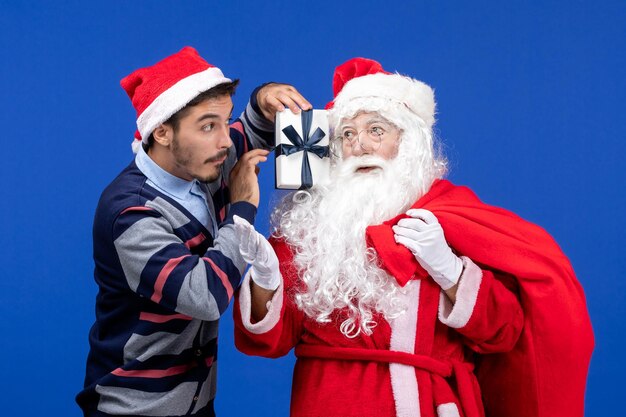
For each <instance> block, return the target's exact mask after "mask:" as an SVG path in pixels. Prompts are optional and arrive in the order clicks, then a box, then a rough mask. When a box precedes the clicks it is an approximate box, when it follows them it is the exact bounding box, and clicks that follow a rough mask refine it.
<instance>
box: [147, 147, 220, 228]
mask: <svg viewBox="0 0 626 417" xmlns="http://www.w3.org/2000/svg"><path fill="white" fill-rule="evenodd" d="M135 164H137V168H139V170H140V171H141V172H143V174H144V175H145V176H146V177H147V178H148V184H149V185H150V186H151V187H154V188H156V189H158V190H159V191H161V192H163V193H165V194H167V195H168V196H170V197H172V198H173V199H174V200H176V201H177V202H178V203H180V204H181V205H182V206H183V207H185V208H186V209H187V210H189V212H190V213H191V214H192V215H193V216H194V217H195V218H196V219H198V220H199V221H200V222H201V223H202V224H203V225H204V226H205V227H206V228H207V229H208V230H210V231H211V232H212V234H213V238H216V237H217V231H218V229H217V224H216V221H215V215H214V214H213V204H212V200H211V198H210V196H208V195H207V192H205V190H207V191H208V189H207V187H206V185H204V184H201V183H200V181H198V180H196V179H194V180H192V181H186V180H184V179H182V178H178V177H177V176H175V175H172V174H170V173H169V172H167V171H165V170H164V169H163V168H161V167H160V166H159V165H157V163H156V162H154V161H153V160H152V158H150V156H148V154H147V153H146V151H145V150H144V149H143V146H140V147H139V152H137V156H136V157H135Z"/></svg>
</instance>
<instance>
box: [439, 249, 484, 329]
mask: <svg viewBox="0 0 626 417" xmlns="http://www.w3.org/2000/svg"><path fill="white" fill-rule="evenodd" d="M461 260H462V261H463V273H462V274H461V278H459V287H458V289H457V292H456V302H455V303H454V304H452V301H450V299H449V298H448V297H447V296H446V294H445V293H444V292H443V291H442V292H441V295H440V296H439V321H440V322H442V323H443V324H445V325H446V326H448V327H452V328H453V329H460V328H462V327H465V325H467V322H469V319H470V318H471V317H472V313H473V312H474V306H476V299H477V298H478V290H479V288H480V284H481V282H482V279H483V271H482V270H481V269H480V268H479V267H478V266H477V265H476V264H475V263H474V262H472V260H471V259H470V258H468V257H465V256H462V257H461Z"/></svg>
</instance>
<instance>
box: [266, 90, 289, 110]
mask: <svg viewBox="0 0 626 417" xmlns="http://www.w3.org/2000/svg"><path fill="white" fill-rule="evenodd" d="M265 104H266V107H267V108H266V110H271V111H272V113H276V112H279V111H283V110H285V106H284V105H283V103H282V102H281V101H280V100H279V99H278V98H277V97H276V96H274V95H273V94H271V93H267V95H266V96H265Z"/></svg>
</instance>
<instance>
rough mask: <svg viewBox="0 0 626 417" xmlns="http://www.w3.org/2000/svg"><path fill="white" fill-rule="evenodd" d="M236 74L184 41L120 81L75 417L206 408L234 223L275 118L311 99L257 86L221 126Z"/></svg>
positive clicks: (234, 275)
mask: <svg viewBox="0 0 626 417" xmlns="http://www.w3.org/2000/svg"><path fill="white" fill-rule="evenodd" d="M237 82H238V81H237V80H235V81H232V80H230V79H228V78H226V77H224V75H223V74H222V72H221V71H220V69H219V68H217V67H214V66H212V65H210V64H208V63H207V62H206V61H205V60H204V59H202V58H201V57H200V56H199V55H198V53H197V52H196V51H195V50H194V49H193V48H190V47H186V48H183V49H182V50H181V51H179V52H178V53H176V54H174V55H172V56H169V57H167V58H165V59H164V60H162V61H160V62H158V63H157V64H155V65H153V66H151V67H147V68H142V69H139V70H137V71H135V72H133V73H132V74H130V75H129V76H128V77H126V78H124V79H123V80H122V81H121V84H122V87H123V88H124V89H125V90H126V92H127V93H128V95H129V97H130V99H131V101H132V103H133V105H134V107H135V109H136V110H137V127H138V133H139V138H137V140H135V142H134V144H133V149H134V150H135V152H136V153H137V155H136V157H135V159H134V160H133V161H132V162H131V163H130V165H129V166H128V167H127V168H126V169H125V170H124V171H122V173H121V174H120V175H119V176H118V177H117V178H116V179H115V180H113V182H112V183H111V184H110V185H109V186H108V187H107V188H106V190H105V191H104V192H103V194H102V196H101V199H100V202H99V204H98V208H97V210H96V215H95V220H94V229H93V234H94V260H95V264H96V268H95V279H96V282H97V283H98V286H99V293H98V296H97V299H96V323H95V324H94V325H93V327H92V329H91V332H90V336H89V341H90V345H91V350H90V352H89V357H88V359H87V372H86V378H85V387H84V390H83V391H81V392H80V393H79V394H78V396H77V402H78V404H79V405H80V407H81V408H82V409H83V412H84V414H85V416H94V417H95V416H112V415H116V416H117V415H124V416H130V415H133V416H182V415H193V416H213V415H214V411H213V399H214V397H215V390H216V365H217V332H218V320H219V318H220V316H221V315H222V314H223V313H224V311H225V310H226V308H227V306H228V304H229V301H230V299H231V297H232V295H233V291H234V290H235V289H236V288H237V286H238V285H239V281H240V279H241V274H242V273H243V270H244V268H245V262H244V261H243V259H242V257H241V255H240V254H239V252H238V250H237V248H238V245H239V242H238V240H237V236H236V235H235V233H234V226H233V224H232V223H233V222H232V219H233V216H234V215H238V216H241V217H242V218H245V219H246V220H247V221H248V222H250V223H252V222H254V217H255V214H256V208H257V206H258V203H259V186H258V180H257V176H256V170H257V164H258V163H259V162H263V161H265V159H266V156H267V154H268V151H267V150H265V149H263V148H268V147H269V144H270V143H271V140H272V132H271V130H272V128H273V124H272V123H271V121H272V120H273V118H274V114H275V112H276V111H277V110H282V109H283V108H284V106H287V107H290V108H291V109H292V110H293V111H296V112H297V111H299V110H298V109H299V108H304V109H307V108H309V107H310V104H309V103H308V102H307V101H306V100H305V99H304V98H303V97H302V96H301V95H300V94H299V93H298V92H297V91H296V90H295V89H294V88H293V87H291V86H287V85H282V84H268V85H265V86H263V87H261V88H259V89H257V90H255V92H254V93H253V94H252V97H251V100H250V104H249V105H248V107H247V108H246V110H245V111H244V113H243V114H242V116H241V118H240V119H238V120H236V121H235V122H234V123H232V124H231V115H232V111H233V103H232V100H231V96H232V94H233V93H234V90H235V87H236V86H237Z"/></svg>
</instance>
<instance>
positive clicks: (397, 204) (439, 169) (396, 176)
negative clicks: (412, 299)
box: [272, 99, 446, 337]
mask: <svg viewBox="0 0 626 417" xmlns="http://www.w3.org/2000/svg"><path fill="white" fill-rule="evenodd" d="M354 101H358V100H354ZM374 101H375V100H374ZM368 102H369V103H370V104H371V103H372V99H370V100H369V101H368ZM374 104H376V103H374ZM383 104H385V106H379V107H378V108H375V110H374V111H375V112H377V113H378V114H379V115H380V116H382V117H384V118H385V119H387V120H388V121H389V122H391V123H392V124H394V125H395V126H396V127H398V128H399V129H400V130H401V136H400V144H399V149H398V155H397V156H396V157H395V158H393V159H391V160H384V159H382V158H380V157H376V156H372V155H366V156H364V157H351V158H348V159H346V160H342V159H341V155H340V152H339V154H335V155H334V156H333V160H332V166H331V178H332V183H330V184H327V185H325V186H315V187H313V188H312V189H310V190H308V191H296V192H294V193H290V194H288V195H287V196H286V197H285V198H283V200H282V201H281V202H280V203H279V204H278V205H277V206H276V208H275V209H274V212H273V214H272V224H273V226H274V234H275V235H277V236H278V237H281V238H284V239H285V240H286V242H287V243H288V244H289V246H290V248H291V250H292V251H293V254H294V266H295V267H296V270H297V272H298V277H299V281H300V283H301V284H302V285H301V286H300V287H299V288H297V289H296V293H295V294H294V297H295V302H296V305H297V306H298V308H299V309H300V310H302V311H303V312H304V313H305V314H306V315H307V316H308V317H310V318H312V319H313V320H316V321H317V322H319V323H329V322H336V323H338V324H339V328H340V331H341V333H343V334H344V335H345V336H346V337H356V336H357V335H359V334H360V333H361V332H364V333H365V334H368V335H369V334H371V333H372V329H373V328H374V327H375V326H376V323H377V316H378V317H380V316H382V317H384V318H385V319H386V320H390V319H393V318H394V317H397V316H398V315H400V314H402V313H403V311H404V309H405V307H406V306H404V305H402V303H401V302H400V299H399V294H400V293H401V292H402V287H400V286H399V285H398V283H397V282H396V280H395V279H394V278H393V277H391V276H389V275H388V274H387V273H386V272H385V271H384V270H383V269H381V268H380V267H379V264H378V259H377V256H376V253H375V251H374V250H373V249H371V248H368V247H367V245H366V242H365V229H366V228H367V226H369V225H373V224H379V223H382V222H383V221H385V220H387V219H389V218H392V217H394V216H396V215H398V214H400V213H402V212H404V211H406V210H407V209H408V208H409V207H410V206H411V205H412V204H413V203H414V202H415V201H416V200H417V199H418V198H419V197H421V196H422V195H423V194H425V193H426V192H427V191H428V189H429V188H430V186H431V185H432V183H433V181H434V180H435V179H436V178H440V177H441V176H443V174H444V173H445V166H446V163H445V160H443V159H442V158H436V157H435V151H434V147H433V136H432V131H431V129H430V128H428V127H427V126H426V124H425V123H424V122H423V121H422V120H421V119H420V118H419V117H417V116H416V115H414V114H413V113H411V112H410V111H409V110H408V109H406V108H398V107H397V106H396V105H395V103H389V102H386V103H383ZM391 106H392V107H393V108H391ZM346 107H348V106H345V107H344V108H343V110H344V111H342V114H336V113H335V114H334V119H333V115H332V113H331V126H333V127H334V128H335V131H338V128H339V127H340V124H341V122H342V121H343V120H346V119H351V118H353V117H355V116H357V115H358V114H359V113H363V112H364V110H363V105H361V106H358V104H357V105H355V106H354V108H353V109H352V108H351V107H352V106H350V108H346ZM370 108H372V106H368V109H366V110H365V112H370V110H369V109H370ZM392 115H393V117H392ZM339 148H340V147H339ZM364 160H366V162H367V163H368V164H374V165H378V166H380V167H381V168H382V169H380V170H376V171H375V172H370V173H367V174H359V175H355V170H356V168H355V167H356V166H358V165H359V164H363V161H364Z"/></svg>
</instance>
